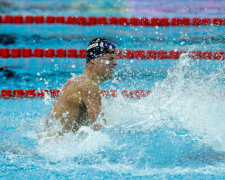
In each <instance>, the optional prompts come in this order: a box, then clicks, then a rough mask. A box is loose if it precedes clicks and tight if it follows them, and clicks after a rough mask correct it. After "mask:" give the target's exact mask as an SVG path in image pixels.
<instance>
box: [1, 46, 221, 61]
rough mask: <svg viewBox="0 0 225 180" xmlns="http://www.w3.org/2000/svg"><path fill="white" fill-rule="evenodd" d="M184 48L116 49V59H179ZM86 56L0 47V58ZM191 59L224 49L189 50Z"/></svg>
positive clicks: (218, 54) (214, 56)
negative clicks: (180, 49)
mask: <svg viewBox="0 0 225 180" xmlns="http://www.w3.org/2000/svg"><path fill="white" fill-rule="evenodd" d="M182 53H187V51H186V50H182V51H178V50H171V51H166V50H159V51H156V50H146V51H145V50H116V55H117V58H118V59H152V60H154V59H179V57H180V55H181V54H182ZM21 57H22V58H29V57H35V58H86V49H62V48H60V49H52V48H48V49H41V48H36V49H31V48H23V49H20V48H12V49H9V48H0V58H21ZM189 57H190V58H192V59H205V60H210V59H212V60H224V59H225V51H215V52H213V51H209V50H206V51H198V50H195V51H191V52H189Z"/></svg>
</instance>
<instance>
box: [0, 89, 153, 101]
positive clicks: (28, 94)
mask: <svg viewBox="0 0 225 180" xmlns="http://www.w3.org/2000/svg"><path fill="white" fill-rule="evenodd" d="M60 92H61V91H60V90H59V89H50V90H48V89H40V90H35V89H26V90H23V89H14V90H10V89H3V90H1V91H0V99H21V98H35V97H39V98H43V97H45V96H46V95H47V96H50V97H52V98H55V97H58V95H59V94H60ZM151 92H152V91H151V90H147V91H145V90H134V91H132V90H122V91H120V90H107V89H102V90H101V92H100V93H101V95H102V96H103V97H106V98H110V97H111V98H116V97H117V96H118V94H119V93H121V94H122V96H123V97H126V98H137V99H140V98H143V97H147V96H148V95H149V94H150V93H151Z"/></svg>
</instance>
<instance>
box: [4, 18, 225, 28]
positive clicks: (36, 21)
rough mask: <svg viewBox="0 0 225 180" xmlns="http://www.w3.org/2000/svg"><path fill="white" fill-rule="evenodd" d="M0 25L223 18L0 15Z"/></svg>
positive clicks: (213, 22) (217, 22) (200, 22)
mask: <svg viewBox="0 0 225 180" xmlns="http://www.w3.org/2000/svg"><path fill="white" fill-rule="evenodd" d="M0 24H18V25H19V24H70V25H79V26H95V25H119V26H145V27H146V26H163V27H168V26H224V25H225V18H219V17H215V18H208V17H204V18H200V17H194V18H190V17H182V18H179V17H173V18H168V17H163V18H159V17H152V18H148V17H141V18H137V17H131V18H128V17H105V16H102V17H94V16H91V17H84V16H79V17H75V16H68V17H65V16H42V15H38V16H22V15H15V16H13V15H5V16H3V15H0Z"/></svg>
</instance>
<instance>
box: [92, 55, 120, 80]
mask: <svg viewBox="0 0 225 180" xmlns="http://www.w3.org/2000/svg"><path fill="white" fill-rule="evenodd" d="M94 61H95V65H96V66H97V68H98V72H99V73H100V74H101V76H103V77H104V78H106V79H109V78H112V77H113V74H114V68H115V67H116V65H117V64H118V63H117V61H116V54H109V53H107V54H104V55H102V56H101V57H99V58H97V59H96V60H94Z"/></svg>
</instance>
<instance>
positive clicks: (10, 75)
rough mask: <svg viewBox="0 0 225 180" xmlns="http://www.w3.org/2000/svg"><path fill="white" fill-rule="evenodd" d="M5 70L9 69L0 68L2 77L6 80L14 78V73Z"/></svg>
mask: <svg viewBox="0 0 225 180" xmlns="http://www.w3.org/2000/svg"><path fill="white" fill-rule="evenodd" d="M7 68H10V67H9V66H4V67H0V72H3V75H4V76H5V77H6V78H12V77H14V76H15V73H14V72H13V71H11V70H9V69H7Z"/></svg>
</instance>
